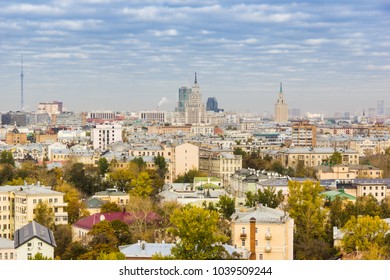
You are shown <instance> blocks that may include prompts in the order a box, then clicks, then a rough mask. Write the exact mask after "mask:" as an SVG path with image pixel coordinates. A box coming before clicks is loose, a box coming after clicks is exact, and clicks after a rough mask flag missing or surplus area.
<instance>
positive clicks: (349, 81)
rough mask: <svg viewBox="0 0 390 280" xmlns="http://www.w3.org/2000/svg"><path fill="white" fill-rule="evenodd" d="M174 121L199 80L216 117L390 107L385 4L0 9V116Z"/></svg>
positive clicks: (110, 1) (186, 0)
mask: <svg viewBox="0 0 390 280" xmlns="http://www.w3.org/2000/svg"><path fill="white" fill-rule="evenodd" d="M22 55H23V69H24V71H23V73H24V83H23V85H24V110H27V111H35V110H37V107H38V103H39V102H50V101H54V100H57V101H62V102H63V104H64V107H66V108H67V109H68V110H71V111H87V110H115V111H140V110H155V109H156V108H157V107H158V105H159V104H160V106H159V109H160V110H167V111H169V110H174V108H175V106H176V105H177V98H178V89H179V87H181V86H192V84H193V80H194V73H195V72H196V73H197V76H198V84H199V86H200V89H201V92H202V95H203V100H204V102H206V100H207V98H208V97H216V98H217V100H218V103H219V107H220V108H224V109H225V111H235V112H251V113H264V112H270V113H271V114H273V111H274V104H275V102H276V99H277V93H278V92H279V85H280V83H283V92H284V94H285V98H286V101H287V104H288V106H289V108H300V109H301V112H323V113H325V114H327V113H334V112H351V113H355V114H358V113H359V112H362V110H363V109H365V110H368V108H369V107H376V102H377V100H379V99H383V100H385V106H386V107H390V0H369V1H367V0H354V1H347V0H345V1H335V0H327V1H315V0H312V1H310V0H306V1H299V0H298V1H295V2H290V1H279V0H274V1H271V0H268V1H254V0H252V1H251V0H243V1H232V0H231V1H220V0H154V1H152V0H132V1H125V0H52V1H49V0H47V1H43V0H29V1H10V0H2V1H0V97H1V98H0V111H9V110H20V107H21V101H20V100H21V98H20V92H21V85H20V84H21V83H20V72H21V56H22Z"/></svg>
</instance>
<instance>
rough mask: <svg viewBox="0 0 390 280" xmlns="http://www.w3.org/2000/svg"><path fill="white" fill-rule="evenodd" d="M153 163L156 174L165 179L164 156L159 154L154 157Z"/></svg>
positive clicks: (165, 166)
mask: <svg viewBox="0 0 390 280" xmlns="http://www.w3.org/2000/svg"><path fill="white" fill-rule="evenodd" d="M154 165H155V166H156V168H157V174H158V175H159V176H160V177H161V178H162V179H165V174H166V173H167V172H168V168H167V162H166V161H165V158H164V157H163V156H160V155H158V156H156V157H154Z"/></svg>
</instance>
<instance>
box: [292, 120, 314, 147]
mask: <svg viewBox="0 0 390 280" xmlns="http://www.w3.org/2000/svg"><path fill="white" fill-rule="evenodd" d="M291 137H292V144H291V145H292V146H293V147H315V146H316V145H317V127H316V126H315V125H312V124H310V123H309V121H307V120H303V121H297V122H293V123H292V125H291Z"/></svg>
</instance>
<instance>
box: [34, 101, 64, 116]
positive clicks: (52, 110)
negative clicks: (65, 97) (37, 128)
mask: <svg viewBox="0 0 390 280" xmlns="http://www.w3.org/2000/svg"><path fill="white" fill-rule="evenodd" d="M37 114H48V115H49V116H51V115H58V114H62V102H59V101H53V102H40V103H39V104H38V111H37Z"/></svg>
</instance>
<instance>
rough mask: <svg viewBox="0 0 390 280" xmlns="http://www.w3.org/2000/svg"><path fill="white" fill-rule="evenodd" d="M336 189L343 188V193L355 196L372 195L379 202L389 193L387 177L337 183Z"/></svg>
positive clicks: (389, 183) (389, 186) (389, 181)
mask: <svg viewBox="0 0 390 280" xmlns="http://www.w3.org/2000/svg"><path fill="white" fill-rule="evenodd" d="M337 189H344V191H345V193H347V194H349V195H352V196H354V197H356V198H359V197H362V196H368V195H372V196H373V197H375V198H376V199H377V200H378V201H379V202H381V201H382V200H383V199H385V198H386V197H388V196H389V195H390V180H389V179H355V180H344V181H339V182H338V183H337Z"/></svg>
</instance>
